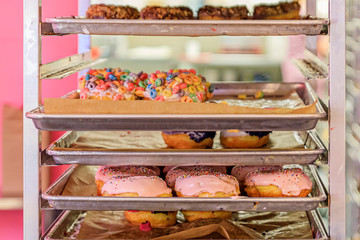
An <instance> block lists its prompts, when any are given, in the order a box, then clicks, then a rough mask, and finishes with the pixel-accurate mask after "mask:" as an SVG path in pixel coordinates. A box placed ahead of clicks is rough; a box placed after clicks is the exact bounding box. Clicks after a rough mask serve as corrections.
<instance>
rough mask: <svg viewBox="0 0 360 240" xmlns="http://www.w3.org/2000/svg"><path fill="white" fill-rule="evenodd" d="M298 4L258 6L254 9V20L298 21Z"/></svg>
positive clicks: (286, 3) (285, 3)
mask: <svg viewBox="0 0 360 240" xmlns="http://www.w3.org/2000/svg"><path fill="white" fill-rule="evenodd" d="M300 8H301V6H300V4H299V3H298V2H295V1H294V2H283V3H279V4H273V5H258V6H255V7H254V13H253V18H254V19H274V20H278V19H300V15H299V12H300Z"/></svg>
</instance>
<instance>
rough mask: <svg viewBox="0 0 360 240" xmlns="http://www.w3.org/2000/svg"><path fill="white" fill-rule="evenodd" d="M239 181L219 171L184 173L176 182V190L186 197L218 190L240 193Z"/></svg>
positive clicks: (213, 192) (212, 192)
mask: <svg viewBox="0 0 360 240" xmlns="http://www.w3.org/2000/svg"><path fill="white" fill-rule="evenodd" d="M238 189H239V183H238V181H237V180H236V178H234V177H233V176H229V175H226V174H222V173H218V174H217V175H196V174H194V175H183V176H181V177H178V178H177V179H176V182H175V191H176V192H181V193H182V195H184V196H186V197H196V196H198V195H199V194H200V193H204V192H208V193H210V194H215V193H217V192H224V193H231V194H233V195H239V191H238Z"/></svg>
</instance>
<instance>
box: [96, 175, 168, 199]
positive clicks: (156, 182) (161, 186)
mask: <svg viewBox="0 0 360 240" xmlns="http://www.w3.org/2000/svg"><path fill="white" fill-rule="evenodd" d="M101 194H102V195H103V196H139V197H171V196H172V194H171V189H170V188H168V187H167V186H166V183H165V181H164V180H162V179H161V178H160V177H158V176H115V177H112V178H110V179H109V180H108V181H107V182H105V184H104V186H103V188H102V190H101Z"/></svg>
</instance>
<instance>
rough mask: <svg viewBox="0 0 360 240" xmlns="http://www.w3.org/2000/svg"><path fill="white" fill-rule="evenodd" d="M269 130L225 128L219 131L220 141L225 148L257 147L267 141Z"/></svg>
mask: <svg viewBox="0 0 360 240" xmlns="http://www.w3.org/2000/svg"><path fill="white" fill-rule="evenodd" d="M270 133H271V132H257V131H239V130H236V129H235V130H227V131H221V132H220V142H221V144H222V145H223V146H224V147H226V148H259V147H262V146H264V145H266V144H267V143H268V142H269V134H270Z"/></svg>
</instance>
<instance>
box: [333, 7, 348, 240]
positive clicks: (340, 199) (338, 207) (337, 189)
mask: <svg viewBox="0 0 360 240" xmlns="http://www.w3.org/2000/svg"><path fill="white" fill-rule="evenodd" d="M329 4H330V6H329V18H330V59H329V62H330V70H329V76H330V80H329V99H330V103H329V119H330V124H329V125H330V126H329V128H330V129H329V132H330V139H329V140H330V141H329V143H330V144H329V150H330V151H329V165H330V189H329V191H330V197H329V198H330V238H331V239H336V240H344V239H346V238H345V232H346V231H345V230H346V218H345V206H346V205H345V196H346V195H345V194H346V193H345V176H346V175H345V173H346V171H345V1H338V0H329Z"/></svg>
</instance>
